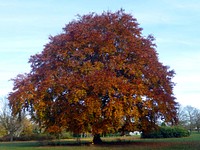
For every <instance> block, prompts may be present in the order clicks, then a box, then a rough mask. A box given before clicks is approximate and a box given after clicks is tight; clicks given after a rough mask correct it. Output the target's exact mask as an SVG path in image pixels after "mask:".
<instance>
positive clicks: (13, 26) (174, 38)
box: [0, 0, 200, 108]
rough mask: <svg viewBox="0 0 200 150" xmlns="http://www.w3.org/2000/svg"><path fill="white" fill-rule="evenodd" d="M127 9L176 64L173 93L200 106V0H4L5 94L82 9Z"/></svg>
mask: <svg viewBox="0 0 200 150" xmlns="http://www.w3.org/2000/svg"><path fill="white" fill-rule="evenodd" d="M121 8H123V9H125V11H126V12H127V13H131V14H132V15H133V16H134V17H135V18H136V19H137V20H138V23H139V24H140V27H142V28H143V34H144V35H145V36H147V35H148V34H152V35H154V37H155V38H156V41H155V42H156V44H157V52H158V53H159V60H160V61H161V62H163V63H164V65H169V66H170V67H171V69H174V70H175V72H176V76H175V78H174V80H173V81H174V82H175V83H177V85H176V87H175V88H174V94H175V96H176V97H177V101H178V102H179V103H181V104H182V105H192V106H194V107H197V108H200V103H199V99H200V37H199V35H200V29H199V27H200V1H199V0H142V1H141V0H93V1H92V0H73V1H69V0H57V1H56V0H9V1H6V0H0V96H6V95H7V94H8V93H9V92H10V91H12V84H13V83H12V82H11V81H9V80H10V79H11V78H14V77H16V75H17V74H19V73H25V72H29V71H30V67H29V64H28V63H27V62H28V60H29V58H30V56H31V55H34V54H36V53H40V52H41V51H42V49H43V45H45V44H46V43H48V37H49V35H57V34H59V33H61V32H62V28H63V27H64V26H65V24H67V23H68V22H69V21H71V20H73V19H76V15H77V14H80V15H82V14H88V13H89V12H97V13H102V12H103V11H107V10H110V11H112V12H115V11H117V10H119V9H121Z"/></svg>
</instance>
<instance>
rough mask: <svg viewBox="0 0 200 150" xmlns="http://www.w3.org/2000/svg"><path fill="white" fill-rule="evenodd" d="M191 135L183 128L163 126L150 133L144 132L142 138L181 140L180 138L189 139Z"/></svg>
mask: <svg viewBox="0 0 200 150" xmlns="http://www.w3.org/2000/svg"><path fill="white" fill-rule="evenodd" d="M189 135H190V133H189V131H188V130H186V129H185V128H183V127H180V126H174V127H168V126H161V127H159V128H158V129H156V130H153V131H150V132H143V133H142V135H141V137H142V138H174V137H176V138H179V137H187V136H189Z"/></svg>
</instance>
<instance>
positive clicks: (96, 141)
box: [93, 134, 103, 144]
mask: <svg viewBox="0 0 200 150" xmlns="http://www.w3.org/2000/svg"><path fill="white" fill-rule="evenodd" d="M93 143H94V144H101V143H103V142H102V140H101V137H100V134H95V135H94V137H93Z"/></svg>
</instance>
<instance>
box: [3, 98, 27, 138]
mask: <svg viewBox="0 0 200 150" xmlns="http://www.w3.org/2000/svg"><path fill="white" fill-rule="evenodd" d="M3 101H4V103H3V108H2V111H1V112H0V124H1V126H2V127H3V128H4V129H5V130H6V132H7V136H8V137H9V138H10V141H13V137H14V136H19V135H20V133H21V132H22V131H23V120H24V118H25V115H24V114H22V115H21V117H19V116H16V115H13V114H12V111H11V109H10V107H9V106H8V103H6V101H5V100H3Z"/></svg>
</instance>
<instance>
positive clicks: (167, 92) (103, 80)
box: [9, 10, 177, 134]
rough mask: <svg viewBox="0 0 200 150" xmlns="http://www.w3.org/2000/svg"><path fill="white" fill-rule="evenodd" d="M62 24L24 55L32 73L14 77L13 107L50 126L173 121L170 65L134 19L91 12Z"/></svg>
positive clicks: (124, 126)
mask: <svg viewBox="0 0 200 150" xmlns="http://www.w3.org/2000/svg"><path fill="white" fill-rule="evenodd" d="M63 30H64V32H63V33H62V34H59V35H57V36H54V37H50V42H49V43H48V44H47V45H45V48H44V50H43V51H42V52H41V54H36V55H34V56H32V57H31V58H30V61H29V62H30V64H31V68H32V69H31V72H30V73H28V74H25V75H18V76H17V78H15V79H14V91H13V92H11V93H10V95H9V101H10V105H11V107H12V109H13V112H14V113H19V112H20V111H21V110H22V109H27V110H28V111H29V112H30V113H31V116H32V117H33V118H34V119H35V120H37V121H38V122H40V123H41V125H43V126H45V127H47V129H49V131H51V132H52V129H54V128H56V131H59V132H60V131H61V130H60V129H63V128H67V129H68V130H71V131H73V132H74V133H81V132H85V131H87V132H92V133H93V134H99V133H105V132H113V131H118V130H119V129H121V130H135V129H137V130H143V131H144V130H147V129H148V128H149V127H153V126H155V124H156V121H157V119H164V120H165V121H167V122H168V121H172V122H174V121H175V118H176V107H177V103H176V102H175V97H174V96H173V91H172V90H173V86H174V83H173V82H172V81H171V79H172V77H173V75H174V72H173V71H170V70H169V68H168V67H167V66H164V65H163V64H162V63H160V62H159V61H158V57H157V53H156V50H155V44H154V43H153V41H154V38H153V37H152V36H148V37H143V36H142V33H141V31H142V29H141V28H139V26H138V23H137V22H136V19H135V18H133V17H132V16H131V15H129V14H126V13H124V11H123V10H121V11H118V12H116V13H110V12H104V13H103V14H101V15H97V14H94V13H92V14H89V15H84V16H80V17H79V18H78V19H77V20H74V21H72V22H70V23H69V24H67V25H66V27H65V28H64V29H63Z"/></svg>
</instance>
